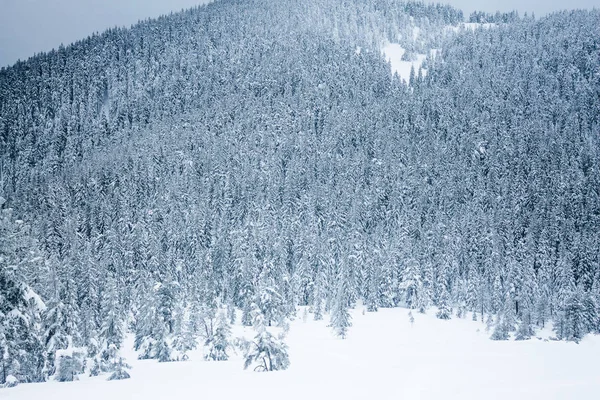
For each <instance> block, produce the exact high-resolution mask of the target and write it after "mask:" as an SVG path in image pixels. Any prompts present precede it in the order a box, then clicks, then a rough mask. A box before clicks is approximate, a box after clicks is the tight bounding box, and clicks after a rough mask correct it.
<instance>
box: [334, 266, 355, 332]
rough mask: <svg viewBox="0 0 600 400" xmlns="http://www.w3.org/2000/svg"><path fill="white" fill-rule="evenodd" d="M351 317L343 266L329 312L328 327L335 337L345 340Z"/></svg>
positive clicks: (346, 277)
mask: <svg viewBox="0 0 600 400" xmlns="http://www.w3.org/2000/svg"><path fill="white" fill-rule="evenodd" d="M351 321H352V317H351V316H350V312H349V311H348V273H347V271H346V268H345V266H341V267H340V272H339V274H338V278H337V285H336V293H335V300H334V303H333V307H332V310H331V321H330V325H331V327H332V328H333V331H334V333H335V335H336V336H338V337H340V338H342V339H345V338H346V335H347V334H348V328H349V327H351V326H352V322H351Z"/></svg>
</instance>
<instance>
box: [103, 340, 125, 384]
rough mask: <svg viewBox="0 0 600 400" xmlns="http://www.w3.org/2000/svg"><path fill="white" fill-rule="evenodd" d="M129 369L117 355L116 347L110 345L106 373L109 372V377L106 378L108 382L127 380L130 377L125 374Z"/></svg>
mask: <svg viewBox="0 0 600 400" xmlns="http://www.w3.org/2000/svg"><path fill="white" fill-rule="evenodd" d="M129 368H131V366H129V365H128V364H127V363H126V362H125V360H124V359H123V357H121V356H120V355H119V349H118V348H117V346H116V345H114V344H111V345H110V346H109V347H108V372H110V376H109V377H108V380H109V381H117V380H123V379H129V378H130V375H129V372H127V369H129Z"/></svg>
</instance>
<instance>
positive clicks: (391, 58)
mask: <svg viewBox="0 0 600 400" xmlns="http://www.w3.org/2000/svg"><path fill="white" fill-rule="evenodd" d="M381 52H382V53H383V55H384V57H385V60H386V61H387V62H389V63H390V65H391V67H392V74H394V73H396V74H398V76H399V77H400V79H401V80H404V81H406V82H408V81H409V79H410V70H411V68H414V69H415V75H416V74H417V73H418V72H419V68H420V67H421V66H422V65H423V62H425V59H427V55H426V54H416V55H415V57H414V60H413V61H404V60H402V57H403V56H404V54H405V53H406V49H404V48H403V47H402V46H400V45H399V44H397V43H386V44H385V45H384V46H383V47H382V49H381ZM422 72H423V76H425V74H426V73H427V70H426V69H423V71H422Z"/></svg>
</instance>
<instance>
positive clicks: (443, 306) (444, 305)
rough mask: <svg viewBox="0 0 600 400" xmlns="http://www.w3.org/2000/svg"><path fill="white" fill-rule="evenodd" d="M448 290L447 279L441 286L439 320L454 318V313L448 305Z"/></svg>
mask: <svg viewBox="0 0 600 400" xmlns="http://www.w3.org/2000/svg"><path fill="white" fill-rule="evenodd" d="M448 301H449V299H448V288H447V287H446V282H445V279H444V280H443V282H442V283H441V285H440V295H439V300H438V308H439V310H438V312H437V313H436V315H435V316H436V317H438V318H439V319H450V318H452V312H451V310H450V307H449V305H448Z"/></svg>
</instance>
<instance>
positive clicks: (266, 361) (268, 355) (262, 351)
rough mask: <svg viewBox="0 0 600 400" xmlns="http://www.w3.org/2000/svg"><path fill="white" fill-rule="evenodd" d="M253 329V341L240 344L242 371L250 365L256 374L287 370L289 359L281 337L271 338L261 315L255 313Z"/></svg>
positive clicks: (271, 335)
mask: <svg viewBox="0 0 600 400" xmlns="http://www.w3.org/2000/svg"><path fill="white" fill-rule="evenodd" d="M254 329H255V331H256V335H255V336H254V340H252V341H245V342H243V343H242V348H243V350H244V369H248V368H249V367H250V366H252V365H254V371H257V372H266V371H278V370H285V369H287V368H288V367H289V366H290V359H289V356H288V353H287V345H286V344H285V342H284V341H283V339H284V337H283V335H279V337H275V336H273V334H271V333H270V332H269V331H268V329H267V326H266V324H265V320H264V317H263V315H262V314H261V313H255V317H254Z"/></svg>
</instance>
